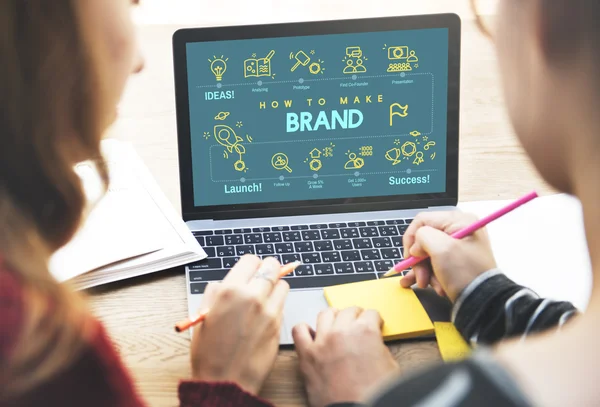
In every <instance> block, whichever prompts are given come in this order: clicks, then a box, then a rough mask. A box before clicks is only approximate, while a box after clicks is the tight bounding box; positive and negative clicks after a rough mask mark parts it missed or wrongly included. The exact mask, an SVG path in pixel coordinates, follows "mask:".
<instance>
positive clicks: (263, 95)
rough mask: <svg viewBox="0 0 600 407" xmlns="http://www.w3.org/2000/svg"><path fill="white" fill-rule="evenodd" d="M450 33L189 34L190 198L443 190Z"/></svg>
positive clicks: (304, 197) (213, 202)
mask: <svg viewBox="0 0 600 407" xmlns="http://www.w3.org/2000/svg"><path fill="white" fill-rule="evenodd" d="M448 31H449V30H448V29H447V28H430V29H418V30H402V31H380V32H362V33H351V34H331V35H313V36H299V37H280V38H260V39H247V40H231V41H213V42H191V43H187V44H186V56H187V75H188V77H187V79H188V80H187V82H188V94H189V119H190V123H189V125H190V136H191V140H190V141H191V164H192V183H193V200H194V206H196V207H207V206H223V205H239V204H252V203H254V204H260V203H273V202H285V201H312V200H326V199H347V198H357V197H385V196H395V195H415V194H435V193H444V192H446V185H447V184H446V176H447V174H446V168H447V166H446V160H447V158H448V157H447V149H446V147H447V110H448V109H447V104H448V58H449V56H448V48H449V45H448V44H449V38H448V36H449V32H448Z"/></svg>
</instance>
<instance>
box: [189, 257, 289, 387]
mask: <svg viewBox="0 0 600 407" xmlns="http://www.w3.org/2000/svg"><path fill="white" fill-rule="evenodd" d="M297 265H298V264H296V263H295V264H292V265H289V266H287V267H285V266H284V267H285V268H283V270H282V266H281V265H280V264H279V262H278V261H277V260H276V259H275V258H267V259H265V260H262V261H261V260H260V259H259V258H258V257H256V256H251V255H247V256H244V257H242V258H241V259H240V260H239V261H238V262H237V264H236V265H235V266H234V267H233V268H232V269H231V271H230V272H229V273H228V274H227V276H226V277H225V279H224V280H223V282H222V283H213V284H209V285H208V286H207V288H206V290H205V292H204V297H203V298H202V304H201V306H200V310H202V311H201V314H203V315H205V319H204V321H203V322H202V323H201V324H199V325H197V326H196V328H195V329H194V335H193V338H192V347H191V354H192V355H191V357H192V374H193V378H194V380H202V381H207V382H234V383H237V384H239V385H240V386H241V387H242V389H244V390H245V391H247V392H249V393H251V394H254V395H256V394H258V392H259V390H260V388H261V387H262V384H263V383H264V381H265V379H266V378H267V375H268V374H269V372H270V371H271V368H272V366H273V363H274V362H275V357H276V356H277V351H278V350H279V334H280V327H281V322H282V319H283V306H284V303H285V299H286V297H287V293H288V291H289V285H288V284H287V282H285V281H282V280H280V277H281V275H282V274H283V272H286V271H287V273H289V272H290V271H291V270H293V269H294V268H295V267H296V266H297ZM209 310H210V311H209Z"/></svg>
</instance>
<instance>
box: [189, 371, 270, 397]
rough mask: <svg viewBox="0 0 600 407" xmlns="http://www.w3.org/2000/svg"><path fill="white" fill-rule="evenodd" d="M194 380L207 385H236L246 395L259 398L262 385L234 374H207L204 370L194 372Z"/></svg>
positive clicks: (254, 380)
mask: <svg viewBox="0 0 600 407" xmlns="http://www.w3.org/2000/svg"><path fill="white" fill-rule="evenodd" d="M192 380H194V381H199V382H206V383H235V384H236V385H237V386H238V387H240V388H241V389H242V390H243V391H245V392H246V393H249V394H251V395H253V396H258V393H259V392H260V388H261V387H262V386H261V383H259V382H258V381H257V380H256V379H255V378H242V377H241V375H239V374H235V373H232V372H206V371H203V370H196V371H194V370H193V371H192Z"/></svg>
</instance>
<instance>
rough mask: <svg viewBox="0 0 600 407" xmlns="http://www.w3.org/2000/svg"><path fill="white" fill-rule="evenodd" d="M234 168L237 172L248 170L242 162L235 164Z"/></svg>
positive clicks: (238, 161)
mask: <svg viewBox="0 0 600 407" xmlns="http://www.w3.org/2000/svg"><path fill="white" fill-rule="evenodd" d="M233 167H234V168H235V170H236V171H244V170H245V169H246V163H245V162H244V161H242V160H237V161H236V162H235V164H233Z"/></svg>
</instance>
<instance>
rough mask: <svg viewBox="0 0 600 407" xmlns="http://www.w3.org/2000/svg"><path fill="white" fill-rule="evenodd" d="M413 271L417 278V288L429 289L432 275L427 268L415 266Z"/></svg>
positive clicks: (419, 265)
mask: <svg viewBox="0 0 600 407" xmlns="http://www.w3.org/2000/svg"><path fill="white" fill-rule="evenodd" d="M413 271H414V273H415V278H416V280H417V287H419V288H427V286H428V285H429V280H430V277H431V274H430V272H429V270H428V269H427V267H424V266H423V265H421V264H415V265H414V266H413Z"/></svg>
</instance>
